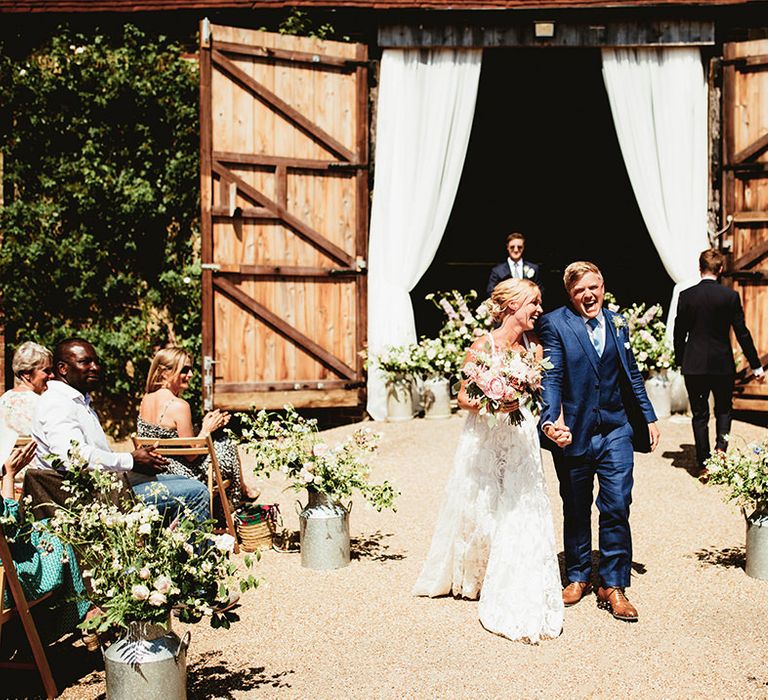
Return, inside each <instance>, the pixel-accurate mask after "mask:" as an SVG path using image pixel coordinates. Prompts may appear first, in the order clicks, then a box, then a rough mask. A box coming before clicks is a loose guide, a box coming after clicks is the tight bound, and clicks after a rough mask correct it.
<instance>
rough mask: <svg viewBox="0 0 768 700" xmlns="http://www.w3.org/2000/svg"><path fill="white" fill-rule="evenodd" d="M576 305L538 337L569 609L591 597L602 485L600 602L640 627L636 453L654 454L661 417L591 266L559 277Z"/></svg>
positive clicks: (548, 320)
mask: <svg viewBox="0 0 768 700" xmlns="http://www.w3.org/2000/svg"><path fill="white" fill-rule="evenodd" d="M563 282H564V283H565V288H566V291H567V292H568V296H569V297H570V301H571V303H570V306H563V307H561V308H559V309H557V310H555V311H553V312H551V313H549V314H547V315H546V316H544V317H542V319H541V321H540V323H539V328H538V334H539V339H540V341H541V343H542V345H543V346H544V354H545V355H548V356H549V359H550V361H551V362H552V364H553V365H554V368H553V369H551V370H549V371H548V372H547V374H546V377H545V379H544V392H543V399H544V400H543V407H542V413H541V431H542V432H543V433H544V435H545V436H546V437H547V438H548V439H547V440H542V446H543V447H546V448H547V449H551V450H552V454H553V457H554V462H555V470H556V471H557V476H558V479H559V481H560V496H561V498H562V499H563V519H564V533H563V534H564V540H565V563H566V570H567V574H568V585H567V586H566V587H565V589H564V590H563V602H564V603H565V605H573V604H575V603H578V602H579V601H580V600H581V599H582V597H584V596H585V595H587V594H588V593H589V592H590V591H591V590H592V584H591V583H590V577H591V571H592V560H591V551H592V531H591V511H592V488H593V482H594V478H595V475H596V476H597V482H598V486H599V491H598V496H597V501H596V504H597V509H598V511H599V512H600V518H599V524H600V532H599V541H600V564H599V578H600V585H599V588H598V590H597V601H598V605H599V606H600V607H601V608H605V609H607V610H610V611H611V613H612V614H613V616H614V617H615V618H617V619H619V620H626V621H635V620H637V610H636V609H635V607H634V606H633V605H632V603H630V602H629V600H628V599H627V596H626V594H625V592H624V589H625V588H627V587H628V586H629V585H630V568H631V565H632V536H631V534H630V530H629V505H630V503H631V502H632V484H633V478H632V467H633V459H634V455H633V450H636V451H638V452H649V451H652V450H654V449H655V448H656V445H657V444H658V441H659V431H658V428H657V426H656V414H655V413H654V412H653V408H652V406H651V403H650V401H649V400H648V396H647V395H646V393H645V388H644V386H643V379H642V376H641V375H640V372H639V370H638V369H637V364H636V363H635V357H634V355H633V354H632V350H631V348H630V344H629V331H628V329H627V323H626V321H625V320H624V318H623V317H622V316H619V315H618V314H615V313H613V312H611V311H609V310H608V309H604V308H603V298H604V296H605V288H604V286H603V276H602V274H601V273H600V270H599V269H598V268H597V266H595V265H593V264H592V263H590V262H575V263H571V264H570V265H569V266H568V267H567V268H566V269H565V274H564V276H563Z"/></svg>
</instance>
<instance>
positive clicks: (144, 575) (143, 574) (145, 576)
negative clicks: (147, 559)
mask: <svg viewBox="0 0 768 700" xmlns="http://www.w3.org/2000/svg"><path fill="white" fill-rule="evenodd" d="M150 576H151V574H150V573H149V569H148V568H147V567H146V566H145V567H144V568H143V569H142V570H141V571H139V578H140V579H141V580H142V581H146V580H147V579H148V578H149V577H150Z"/></svg>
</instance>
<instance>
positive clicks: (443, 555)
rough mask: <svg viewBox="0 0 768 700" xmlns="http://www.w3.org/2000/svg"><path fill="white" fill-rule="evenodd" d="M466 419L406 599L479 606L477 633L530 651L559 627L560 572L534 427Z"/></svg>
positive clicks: (527, 417) (529, 420)
mask: <svg viewBox="0 0 768 700" xmlns="http://www.w3.org/2000/svg"><path fill="white" fill-rule="evenodd" d="M522 412H523V416H524V420H523V422H522V424H520V425H517V426H513V425H510V424H509V423H508V422H507V421H506V420H503V421H502V420H500V421H498V422H497V423H496V425H495V426H493V427H489V425H488V421H487V419H486V417H485V416H479V415H477V414H475V413H473V414H470V416H469V417H468V418H467V422H466V424H465V426H464V431H463V432H462V434H461V437H460V439H459V445H458V448H457V449H456V456H455V457H454V465H453V474H452V475H451V478H450V480H449V481H448V485H447V487H446V490H445V501H444V502H443V505H442V508H441V510H440V515H439V516H438V519H437V526H436V527H435V532H434V535H433V537H432V545H431V546H430V549H429V554H428V555H427V560H426V562H425V563H424V567H423V568H422V571H421V574H420V575H419V578H418V580H417V582H416V585H415V586H414V589H413V593H414V595H420V596H432V597H434V596H441V595H447V594H449V593H451V594H453V595H454V596H459V597H463V598H472V599H474V598H477V597H478V595H479V596H480V603H479V617H480V623H481V624H482V625H483V627H485V629H487V630H488V631H490V632H494V633H496V634H500V635H502V636H504V637H508V638H509V639H520V640H524V641H528V642H531V643H536V642H538V641H539V639H546V638H553V637H557V636H558V635H559V634H560V632H561V631H562V627H563V599H562V587H561V584H560V568H559V565H558V562H557V555H556V553H555V535H554V527H553V524H552V513H551V509H550V505H549V499H548V497H547V494H546V491H545V485H544V474H543V471H542V466H541V451H540V446H539V437H538V433H537V430H536V420H535V419H534V417H533V416H532V415H531V413H530V412H529V411H528V410H527V409H525V408H524V409H522Z"/></svg>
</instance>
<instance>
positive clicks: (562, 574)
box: [557, 549, 648, 587]
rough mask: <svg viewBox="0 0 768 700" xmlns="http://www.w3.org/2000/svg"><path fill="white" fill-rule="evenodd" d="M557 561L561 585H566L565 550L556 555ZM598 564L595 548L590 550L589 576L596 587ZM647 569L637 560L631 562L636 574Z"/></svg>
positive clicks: (597, 583) (642, 572)
mask: <svg viewBox="0 0 768 700" xmlns="http://www.w3.org/2000/svg"><path fill="white" fill-rule="evenodd" d="M557 561H558V563H559V564H560V578H561V580H562V582H563V586H567V585H568V584H569V583H570V581H569V580H568V575H567V573H566V570H565V552H560V553H559V554H558V555H557ZM599 564H600V552H599V551H597V550H596V549H593V550H592V576H591V578H590V580H591V582H592V585H593V586H594V587H597V586H599V585H600V581H599V579H598V576H597V569H598V566H599ZM647 571H648V569H647V568H646V566H645V564H643V563H641V562H639V561H633V562H632V573H633V574H637V575H638V576H642V575H643V574H645V573H647Z"/></svg>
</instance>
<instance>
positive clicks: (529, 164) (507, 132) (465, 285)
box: [411, 48, 673, 335]
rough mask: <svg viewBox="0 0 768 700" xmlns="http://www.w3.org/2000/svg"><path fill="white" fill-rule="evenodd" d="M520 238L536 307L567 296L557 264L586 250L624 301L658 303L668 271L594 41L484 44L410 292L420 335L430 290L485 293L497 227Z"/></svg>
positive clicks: (498, 257)
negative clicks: (459, 156) (437, 232)
mask: <svg viewBox="0 0 768 700" xmlns="http://www.w3.org/2000/svg"><path fill="white" fill-rule="evenodd" d="M514 230H519V231H522V232H523V233H524V234H525V236H526V251H525V258H526V259H528V260H531V261H533V262H536V263H539V264H541V266H542V271H543V283H544V287H545V293H544V307H545V310H551V309H554V308H556V307H557V306H560V305H561V304H563V303H564V302H565V299H566V298H565V293H564V290H563V285H562V271H563V269H564V268H565V266H566V265H567V264H568V263H569V262H572V261H574V260H580V259H581V260H584V259H586V260H591V261H593V262H595V263H596V264H597V265H598V266H599V267H600V268H601V269H602V271H603V273H604V275H605V278H606V288H607V289H608V290H610V291H611V292H613V294H615V296H616V297H617V299H618V301H619V303H620V304H622V305H629V304H631V303H633V302H648V303H655V302H661V303H662V304H663V305H664V306H665V307H666V306H667V305H668V303H669V300H670V297H671V293H672V286H673V285H672V280H671V279H670V278H669V276H668V275H667V273H666V271H665V270H664V267H663V265H662V263H661V260H660V258H659V256H658V254H657V252H656V249H655V248H654V246H653V242H652V241H651V238H650V236H649V235H648V231H647V229H646V227H645V223H644V222H643V219H642V216H641V215H640V210H639V209H638V206H637V203H636V201H635V196H634V193H633V192H632V187H631V185H630V182H629V177H628V176H627V172H626V169H625V167H624V161H623V159H622V156H621V151H620V149H619V144H618V140H617V138H616V132H615V130H614V126H613V118H612V116H611V110H610V106H609V103H608V96H607V94H606V92H605V87H604V85H603V79H602V73H601V59H600V52H599V50H596V49H554V48H548V49H493V50H486V51H485V52H484V54H483V66H482V71H481V76H480V87H479V93H478V98H477V108H476V111H475V118H474V123H473V128H472V135H471V138H470V143H469V149H468V152H467V157H466V161H465V164H464V171H463V173H462V178H461V183H460V185H459V191H458V193H457V195H456V201H455V203H454V207H453V211H452V214H451V217H450V220H449V222H448V226H447V229H446V232H445V236H444V237H443V241H442V243H441V245H440V248H439V249H438V251H437V254H436V256H435V259H434V261H433V262H432V265H431V266H430V268H429V269H428V270H427V272H426V274H425V275H424V277H423V278H422V279H421V281H420V282H419V284H418V285H417V286H416V288H415V289H414V290H413V292H412V293H411V298H412V300H413V304H414V312H415V315H416V328H417V333H418V334H419V335H422V334H425V335H431V334H434V333H435V332H436V331H437V330H438V328H439V327H440V325H441V323H442V318H441V315H440V312H439V311H438V310H437V309H436V308H435V307H434V306H433V305H432V304H431V302H428V301H425V300H424V296H425V295H426V294H427V293H429V292H431V291H435V290H448V289H458V290H460V291H468V290H470V289H476V290H477V291H478V292H480V293H481V294H484V292H485V287H486V285H487V282H488V274H489V272H490V268H491V267H492V266H493V265H495V264H497V263H499V262H502V261H503V260H504V259H505V258H506V252H505V248H504V241H505V237H506V234H507V233H509V232H511V231H514Z"/></svg>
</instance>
